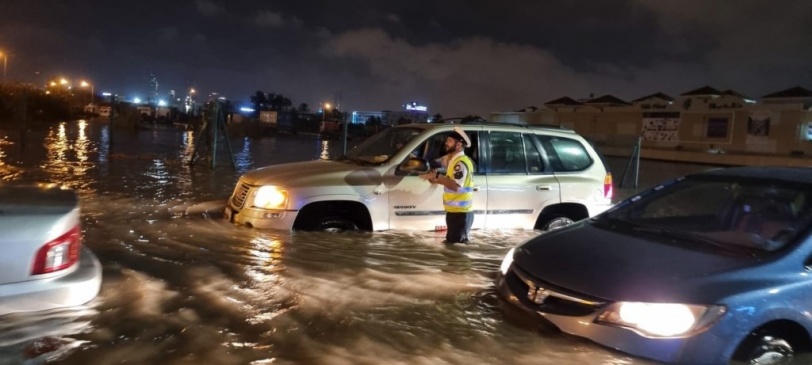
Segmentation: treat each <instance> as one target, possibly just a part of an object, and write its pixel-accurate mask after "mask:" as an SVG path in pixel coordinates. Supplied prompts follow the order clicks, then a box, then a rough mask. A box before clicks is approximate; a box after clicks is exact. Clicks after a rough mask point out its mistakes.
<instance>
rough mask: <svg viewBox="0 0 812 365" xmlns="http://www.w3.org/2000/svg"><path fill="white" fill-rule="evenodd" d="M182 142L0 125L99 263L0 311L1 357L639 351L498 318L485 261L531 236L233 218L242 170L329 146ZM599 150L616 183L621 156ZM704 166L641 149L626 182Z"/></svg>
mask: <svg viewBox="0 0 812 365" xmlns="http://www.w3.org/2000/svg"><path fill="white" fill-rule="evenodd" d="M197 137H198V136H197V134H196V132H194V131H185V130H177V129H170V128H165V129H155V130H141V131H139V132H129V131H123V130H115V131H114V134H112V135H111V132H110V129H109V128H108V124H107V122H106V121H72V122H64V123H61V124H56V125H53V126H51V127H45V128H42V129H41V130H33V131H29V132H27V133H26V134H25V137H24V142H25V143H21V132H20V131H19V130H13V129H12V130H5V131H2V130H0V179H2V180H3V181H16V182H51V183H57V184H61V185H64V186H67V187H70V188H73V189H75V190H76V191H78V192H79V195H80V197H81V209H82V233H83V238H84V244H85V245H86V246H87V247H89V248H90V249H92V250H93V251H94V252H95V253H96V255H97V256H98V257H99V259H100V261H101V262H102V264H103V267H104V280H103V284H102V290H101V294H100V296H99V297H98V298H97V299H96V300H94V301H93V302H91V303H90V304H89V305H87V306H85V307H82V308H76V309H70V310H60V311H52V312H47V313H35V314H25V315H9V316H5V317H2V318H0V364H21V363H24V364H42V363H46V362H47V363H49V364H57V363H58V364H331V365H333V364H335V365H343V364H370V365H373V364H564V365H566V364H605V365H621V364H651V362H647V361H644V360H640V359H635V358H632V357H629V356H627V355H624V354H622V353H619V352H616V351H613V350H611V349H607V348H604V347H601V346H599V345H596V344H594V343H591V342H589V341H586V340H582V339H578V338H575V337H572V336H568V335H564V334H561V333H558V332H555V331H549V330H547V331H539V330H537V329H536V328H532V327H530V326H527V325H524V324H523V323H522V321H517V320H512V319H510V318H506V316H504V315H503V313H502V312H501V311H500V310H499V308H500V306H501V303H500V301H499V300H498V299H497V297H496V294H495V292H494V288H493V278H494V272H495V271H496V270H497V269H498V267H499V264H500V262H501V260H502V257H503V256H504V254H505V253H506V252H507V251H508V249H510V248H511V247H512V246H514V245H516V244H517V243H519V242H521V241H522V240H524V239H527V238H530V237H533V236H535V235H536V234H538V232H533V231H488V232H483V231H475V232H473V241H474V243H473V244H471V245H466V246H463V247H447V246H445V245H443V244H442V243H441V241H442V239H443V235H444V234H443V233H435V232H404V231H390V232H375V233H349V234H329V233H311V232H279V231H260V230H253V229H248V228H245V227H239V226H235V225H232V224H230V223H227V222H225V221H224V220H223V219H222V215H221V214H220V213H219V212H220V211H221V209H222V207H223V206H224V204H225V199H226V198H227V197H228V195H229V194H230V193H231V191H232V189H233V187H234V183H235V182H236V181H237V178H238V177H239V175H240V174H241V173H243V172H245V171H246V170H248V169H251V168H255V167H259V166H264V165H268V164H277V163H283V162H292V161H301V160H310V159H318V158H327V157H330V156H335V155H336V154H337V153H338V152H339V151H340V150H341V149H342V145H341V143H340V142H336V141H321V140H319V139H318V138H317V137H315V136H296V137H291V136H285V137H278V138H272V137H268V138H263V139H256V140H252V139H243V138H232V139H231V140H230V141H231V147H232V149H233V156H234V159H235V161H236V169H232V168H231V164H230V162H229V159H228V154H227V152H226V149H225V147H226V146H225V144H224V143H223V141H220V143H219V146H220V148H221V149H220V150H219V153H218V154H217V161H216V164H215V167H214V169H212V167H211V164H210V160H209V156H211V154H210V153H209V151H208V149H207V148H206V146H205V144H204V143H202V142H200V141H196V139H197ZM111 138H112V142H113V143H112V146H111V143H110V141H111ZM195 143H198V144H199V145H200V146H197V147H198V149H197V154H195V155H193V152H195V147H196V145H195ZM193 156H194V161H195V164H194V165H190V161H191V159H192V157H193ZM610 161H611V164H612V165H613V170H614V171H616V174H615V176H616V179H618V181H619V179H620V178H621V173H622V171H623V170H624V168H625V165H626V162H627V161H626V160H625V159H611V160H610ZM704 168H708V166H702V165H687V164H668V163H657V162H649V161H643V163H642V166H641V175H640V176H641V180H640V188H643V187H647V186H649V185H651V184H653V183H655V182H657V181H660V180H663V179H665V178H669V177H672V176H676V175H678V174H682V173H686V172H691V171H697V170H700V169H704ZM630 192H631V191H630V190H628V189H627V190H620V194H621V195H623V194H626V195H628V194H629V193H630Z"/></svg>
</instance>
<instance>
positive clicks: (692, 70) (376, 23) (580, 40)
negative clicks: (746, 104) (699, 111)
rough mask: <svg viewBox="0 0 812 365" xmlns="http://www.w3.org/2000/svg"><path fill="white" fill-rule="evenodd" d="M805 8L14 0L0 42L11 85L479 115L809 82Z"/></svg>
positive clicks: (0, 21) (518, 0) (3, 8)
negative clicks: (60, 79) (155, 84)
mask: <svg viewBox="0 0 812 365" xmlns="http://www.w3.org/2000/svg"><path fill="white" fill-rule="evenodd" d="M810 4H812V3H811V2H805V1H788V2H780V3H767V2H764V1H758V0H740V1H736V2H706V1H699V0H693V1H670V0H665V1H664V0H605V1H593V2H591V3H586V2H583V1H581V2H571V1H563V0H553V1H543V2H542V1H533V0H513V1H507V2H493V1H485V0H441V1H436V0H435V1H425V0H414V1H409V2H394V1H368V0H347V1H341V2H335V1H298V2H293V1H281V0H280V1H259V0H233V1H225V0H183V1H156V0H144V1H139V2H129V3H115V4H113V3H112V2H110V1H97V0H74V1H62V2H57V1H45V0H29V1H23V0H10V1H4V2H2V3H0V48H2V49H3V50H8V52H9V53H10V55H11V56H10V59H9V61H10V64H9V76H10V78H13V79H19V80H28V81H38V82H40V81H42V80H36V77H39V78H46V77H54V76H56V75H67V76H69V77H72V78H79V77H82V78H85V77H86V78H90V79H92V80H94V83H95V84H97V85H99V89H109V90H117V92H120V93H141V96H143V95H145V94H146V93H147V89H148V81H149V78H150V74H154V75H155V76H156V77H157V78H158V80H159V83H160V85H161V86H160V90H161V91H162V92H166V91H167V90H169V89H175V90H176V91H178V92H182V91H185V90H187V89H188V88H190V87H195V88H196V89H198V90H199V92H202V93H205V92H219V93H221V94H225V95H227V96H229V97H231V98H232V99H237V100H240V99H242V100H245V99H247V98H248V96H249V95H251V94H252V93H253V92H254V91H256V90H264V91H270V92H276V93H281V94H284V95H286V96H288V97H289V98H291V99H292V100H293V101H294V102H295V103H308V104H310V105H314V106H315V105H316V104H318V103H320V102H323V101H332V102H337V101H341V102H342V105H343V106H344V107H345V108H346V109H356V110H357V109H362V110H380V109H396V108H398V107H399V105H400V104H402V103H404V102H407V101H411V100H416V101H419V102H422V103H426V104H427V105H429V107H430V108H431V110H432V111H433V112H441V113H443V114H445V115H460V114H468V113H477V114H487V113H488V112H491V111H504V110H512V109H518V108H522V107H525V106H529V105H540V104H542V103H543V102H546V101H549V100H551V99H553V98H557V97H560V96H564V95H568V96H571V97H587V96H588V95H589V94H595V95H602V94H607V93H608V94H614V95H616V96H618V97H621V98H626V99H633V98H637V97H640V96H643V95H646V94H650V93H653V92H656V91H664V92H666V93H670V94H678V93H681V92H684V91H687V90H690V89H693V88H697V87H700V86H703V85H706V84H709V85H712V86H714V87H717V88H722V89H725V88H733V89H735V90H738V91H740V92H742V93H744V94H748V95H750V96H754V97H758V96H761V95H764V94H766V93H769V92H773V91H777V90H781V89H784V88H787V87H791V86H795V85H804V86H806V87H812V74H811V73H810V71H809V67H808V65H807V60H809V59H811V58H812V47H808V43H809V41H810V37H812V23H810V22H808V21H806V19H809V17H810V15H812V5H810ZM35 72H40V74H35ZM339 97H340V100H337V99H338V98H339Z"/></svg>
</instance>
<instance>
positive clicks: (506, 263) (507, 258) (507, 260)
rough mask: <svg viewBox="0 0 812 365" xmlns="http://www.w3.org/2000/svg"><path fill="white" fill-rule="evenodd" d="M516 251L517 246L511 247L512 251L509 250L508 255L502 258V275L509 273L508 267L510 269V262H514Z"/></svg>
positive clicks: (500, 269)
mask: <svg viewBox="0 0 812 365" xmlns="http://www.w3.org/2000/svg"><path fill="white" fill-rule="evenodd" d="M514 251H516V248H515V247H514V248H511V249H510V251H508V253H507V255H505V258H504V259H502V266H500V267H499V271H501V272H502V275H507V271H508V269H510V264H512V263H513V252H514Z"/></svg>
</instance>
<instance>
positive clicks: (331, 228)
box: [310, 216, 358, 232]
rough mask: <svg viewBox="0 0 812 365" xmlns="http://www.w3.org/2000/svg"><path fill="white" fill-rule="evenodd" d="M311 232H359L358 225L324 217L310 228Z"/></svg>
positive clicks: (331, 217)
mask: <svg viewBox="0 0 812 365" xmlns="http://www.w3.org/2000/svg"><path fill="white" fill-rule="evenodd" d="M310 230H311V231H322V232H344V231H355V230H358V225H357V224H355V222H353V221H351V220H349V219H346V218H341V217H337V216H328V217H322V218H319V219H318V220H316V222H315V223H314V224H313V225H312V226H311V227H310Z"/></svg>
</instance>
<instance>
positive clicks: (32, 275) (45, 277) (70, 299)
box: [0, 185, 102, 316]
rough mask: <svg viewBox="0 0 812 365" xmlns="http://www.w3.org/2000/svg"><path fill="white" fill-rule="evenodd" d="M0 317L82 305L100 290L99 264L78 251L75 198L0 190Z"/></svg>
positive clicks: (27, 189) (65, 193) (45, 191)
mask: <svg viewBox="0 0 812 365" xmlns="http://www.w3.org/2000/svg"><path fill="white" fill-rule="evenodd" d="M0 232H2V234H0V249H2V254H1V255H0V316H3V315H6V314H10V313H17V312H31V311H41V310H47V309H54V308H60V307H70V306H76V305H81V304H85V303H87V302H89V301H90V300H92V299H93V298H95V297H96V296H97V295H98V293H99V288H100V286H101V279H102V272H101V264H100V263H99V260H98V259H97V258H96V256H95V255H94V254H93V252H91V251H90V250H89V249H87V248H86V247H83V246H82V234H81V230H80V226H79V200H78V197H77V196H76V193H74V192H73V191H70V190H62V189H58V188H54V187H46V186H15V185H0Z"/></svg>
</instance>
